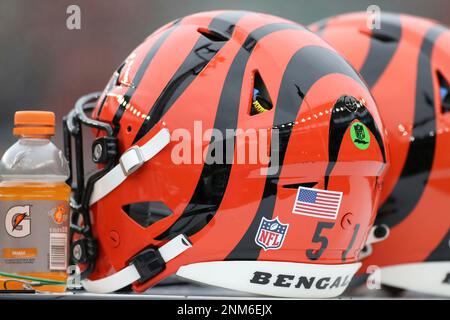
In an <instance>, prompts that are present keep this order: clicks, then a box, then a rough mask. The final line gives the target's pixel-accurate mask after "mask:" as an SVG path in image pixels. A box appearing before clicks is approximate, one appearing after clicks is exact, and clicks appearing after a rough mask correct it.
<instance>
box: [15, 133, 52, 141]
mask: <svg viewBox="0 0 450 320" xmlns="http://www.w3.org/2000/svg"><path fill="white" fill-rule="evenodd" d="M51 139H52V136H49V135H36V134H34V135H20V136H19V140H51Z"/></svg>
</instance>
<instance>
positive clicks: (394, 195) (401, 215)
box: [376, 25, 446, 228]
mask: <svg viewBox="0 0 450 320" xmlns="http://www.w3.org/2000/svg"><path fill="white" fill-rule="evenodd" d="M445 31H446V29H445V28H444V27H442V26H439V25H437V26H434V27H432V28H431V29H430V30H429V31H428V32H427V34H426V35H425V37H424V39H423V43H422V46H421V49H420V52H421V54H420V55H419V61H418V73H417V74H418V76H417V80H416V83H417V89H416V99H415V108H414V123H413V130H412V136H413V137H414V139H413V141H411V143H410V145H409V150H408V154H407V157H406V161H405V163H404V165H403V169H402V172H401V174H400V178H399V179H398V181H397V183H396V184H395V186H394V189H393V190H392V192H391V193H390V195H389V196H388V198H387V200H386V201H385V202H384V203H383V204H382V205H381V207H380V209H379V211H378V215H377V219H376V223H377V224H386V225H387V226H388V227H390V228H392V227H394V226H396V225H397V224H399V223H400V222H401V221H403V220H404V219H405V218H406V217H407V216H408V215H409V214H410V213H411V212H412V211H413V210H414V208H415V207H416V206H417V204H418V203H419V201H420V199H421V198H422V195H423V193H424V191H425V189H426V187H427V184H428V179H429V176H430V172H431V168H432V166H433V160H434V154H435V148H436V134H435V132H436V114H435V107H434V106H435V101H434V90H433V77H434V74H433V68H432V61H431V54H432V51H433V48H434V44H435V42H436V40H437V39H438V38H439V36H440V35H441V34H443V33H444V32H445Z"/></svg>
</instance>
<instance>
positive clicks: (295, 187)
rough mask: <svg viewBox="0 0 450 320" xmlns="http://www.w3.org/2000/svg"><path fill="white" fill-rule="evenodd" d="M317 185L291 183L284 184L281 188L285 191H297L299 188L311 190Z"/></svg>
mask: <svg viewBox="0 0 450 320" xmlns="http://www.w3.org/2000/svg"><path fill="white" fill-rule="evenodd" d="M317 184H318V182H303V183H293V184H285V185H283V188H285V189H298V188H299V187H304V188H312V187H314V186H315V185H317Z"/></svg>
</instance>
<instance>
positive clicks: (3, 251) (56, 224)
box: [0, 111, 70, 292]
mask: <svg viewBox="0 0 450 320" xmlns="http://www.w3.org/2000/svg"><path fill="white" fill-rule="evenodd" d="M54 134H55V115H54V114H53V113H52V112H42V111H22V112H17V113H16V114H15V118H14V135H15V136H17V137H18V138H19V140H18V141H17V142H16V143H15V144H14V145H13V146H11V147H10V148H9V149H8V150H7V151H6V153H5V154H4V155H3V157H2V159H1V162H0V225H1V227H0V292H1V290H35V291H36V292H41V291H43V292H63V291H65V290H66V280H67V273H66V270H67V263H68V241H69V239H68V234H69V205H68V201H69V196H70V187H69V186H68V185H67V184H66V183H65V181H66V180H67V178H68V176H69V167H68V164H67V161H66V159H65V158H64V155H63V153H62V151H61V150H59V149H58V148H57V147H56V146H55V145H54V144H53V143H52V142H51V141H50V138H51V137H52V136H53V135H54Z"/></svg>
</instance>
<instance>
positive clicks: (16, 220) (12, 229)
mask: <svg viewBox="0 0 450 320" xmlns="http://www.w3.org/2000/svg"><path fill="white" fill-rule="evenodd" d="M30 208H31V206H16V207H12V208H11V209H9V210H8V213H7V214H6V217H5V228H6V232H7V233H8V234H9V235H10V236H11V237H14V238H25V237H26V236H29V235H30V234H31V218H30V214H31V211H30Z"/></svg>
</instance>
